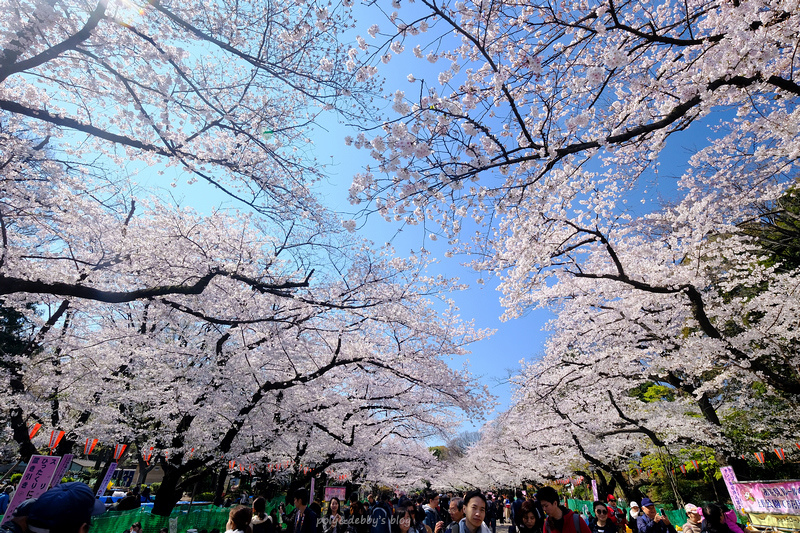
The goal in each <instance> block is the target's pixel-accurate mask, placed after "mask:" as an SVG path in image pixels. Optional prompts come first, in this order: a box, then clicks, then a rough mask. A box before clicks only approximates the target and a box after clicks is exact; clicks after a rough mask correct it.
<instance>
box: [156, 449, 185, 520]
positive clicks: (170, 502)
mask: <svg viewBox="0 0 800 533" xmlns="http://www.w3.org/2000/svg"><path fill="white" fill-rule="evenodd" d="M161 466H162V468H163V469H164V479H162V480H161V487H160V488H159V489H158V494H156V501H155V503H154V504H153V510H152V511H151V513H152V514H154V515H160V516H169V515H170V513H172V510H173V509H174V508H175V505H176V504H177V503H178V500H180V499H181V496H183V491H182V490H181V489H180V488H179V487H178V483H179V482H180V480H181V474H180V473H179V472H178V470H177V469H176V468H174V467H172V466H170V465H169V464H168V463H167V462H166V461H165V462H162V463H161Z"/></svg>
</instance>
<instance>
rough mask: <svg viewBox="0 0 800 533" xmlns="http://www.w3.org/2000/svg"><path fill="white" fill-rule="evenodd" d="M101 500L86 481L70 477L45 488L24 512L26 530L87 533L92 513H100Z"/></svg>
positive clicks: (45, 532) (32, 531) (39, 532)
mask: <svg viewBox="0 0 800 533" xmlns="http://www.w3.org/2000/svg"><path fill="white" fill-rule="evenodd" d="M105 510H106V506H105V504H103V502H101V501H100V500H98V499H96V498H95V497H94V493H93V492H92V489H90V488H89V487H88V486H87V485H85V484H83V483H80V482H78V481H74V482H71V483H61V484H60V485H58V486H56V487H53V488H52V489H50V490H48V491H47V492H45V493H44V494H42V495H41V496H39V498H38V499H37V500H36V501H35V502H34V503H33V504H32V505H31V507H30V510H29V512H28V523H27V525H28V531H29V532H30V533H87V532H88V531H89V525H90V523H91V521H92V516H95V515H99V514H102V513H104V512H105Z"/></svg>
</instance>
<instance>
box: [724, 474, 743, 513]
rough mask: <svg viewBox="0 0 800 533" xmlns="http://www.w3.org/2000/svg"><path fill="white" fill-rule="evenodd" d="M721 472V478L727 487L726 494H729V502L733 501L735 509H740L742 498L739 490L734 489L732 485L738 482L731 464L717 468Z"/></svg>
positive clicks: (741, 507)
mask: <svg viewBox="0 0 800 533" xmlns="http://www.w3.org/2000/svg"><path fill="white" fill-rule="evenodd" d="M719 471H720V472H721V473H722V479H723V480H724V481H725V486H726V487H728V494H730V495H731V502H732V503H733V507H734V508H735V509H736V510H737V511H741V510H742V509H743V508H744V501H743V500H742V496H741V494H739V491H738V490H736V487H735V486H734V484H735V483H738V480H737V479H736V474H735V473H734V471H733V467H732V466H723V467H722V468H720V469H719Z"/></svg>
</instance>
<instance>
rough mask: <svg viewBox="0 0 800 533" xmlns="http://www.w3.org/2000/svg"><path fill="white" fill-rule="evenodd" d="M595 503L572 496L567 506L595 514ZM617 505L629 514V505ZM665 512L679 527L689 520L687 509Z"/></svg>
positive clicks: (658, 507)
mask: <svg viewBox="0 0 800 533" xmlns="http://www.w3.org/2000/svg"><path fill="white" fill-rule="evenodd" d="M593 505H594V502H593V501H591V500H575V499H572V498H570V499H568V500H567V507H569V508H570V509H572V510H573V511H578V512H579V513H583V512H584V507H585V509H586V510H588V512H589V513H590V514H593V513H594V507H593ZM617 507H618V508H620V509H622V510H623V511H625V516H628V511H630V507H628V506H627V505H617ZM656 509H661V507H660V506H659V505H656ZM665 512H666V514H667V518H669V521H670V522H671V523H672V525H673V526H675V527H678V526H682V525H683V524H685V523H686V520H687V517H686V511H684V510H683V509H678V510H677V511H668V510H665Z"/></svg>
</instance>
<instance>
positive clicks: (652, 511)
mask: <svg viewBox="0 0 800 533" xmlns="http://www.w3.org/2000/svg"><path fill="white" fill-rule="evenodd" d="M636 526H637V529H638V530H639V533H675V526H673V525H672V524H671V523H670V521H669V518H667V516H666V515H665V514H658V513H657V512H656V505H655V504H654V503H653V501H652V500H651V499H650V498H647V497H645V498H642V514H640V515H639V517H638V518H637V519H636Z"/></svg>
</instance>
